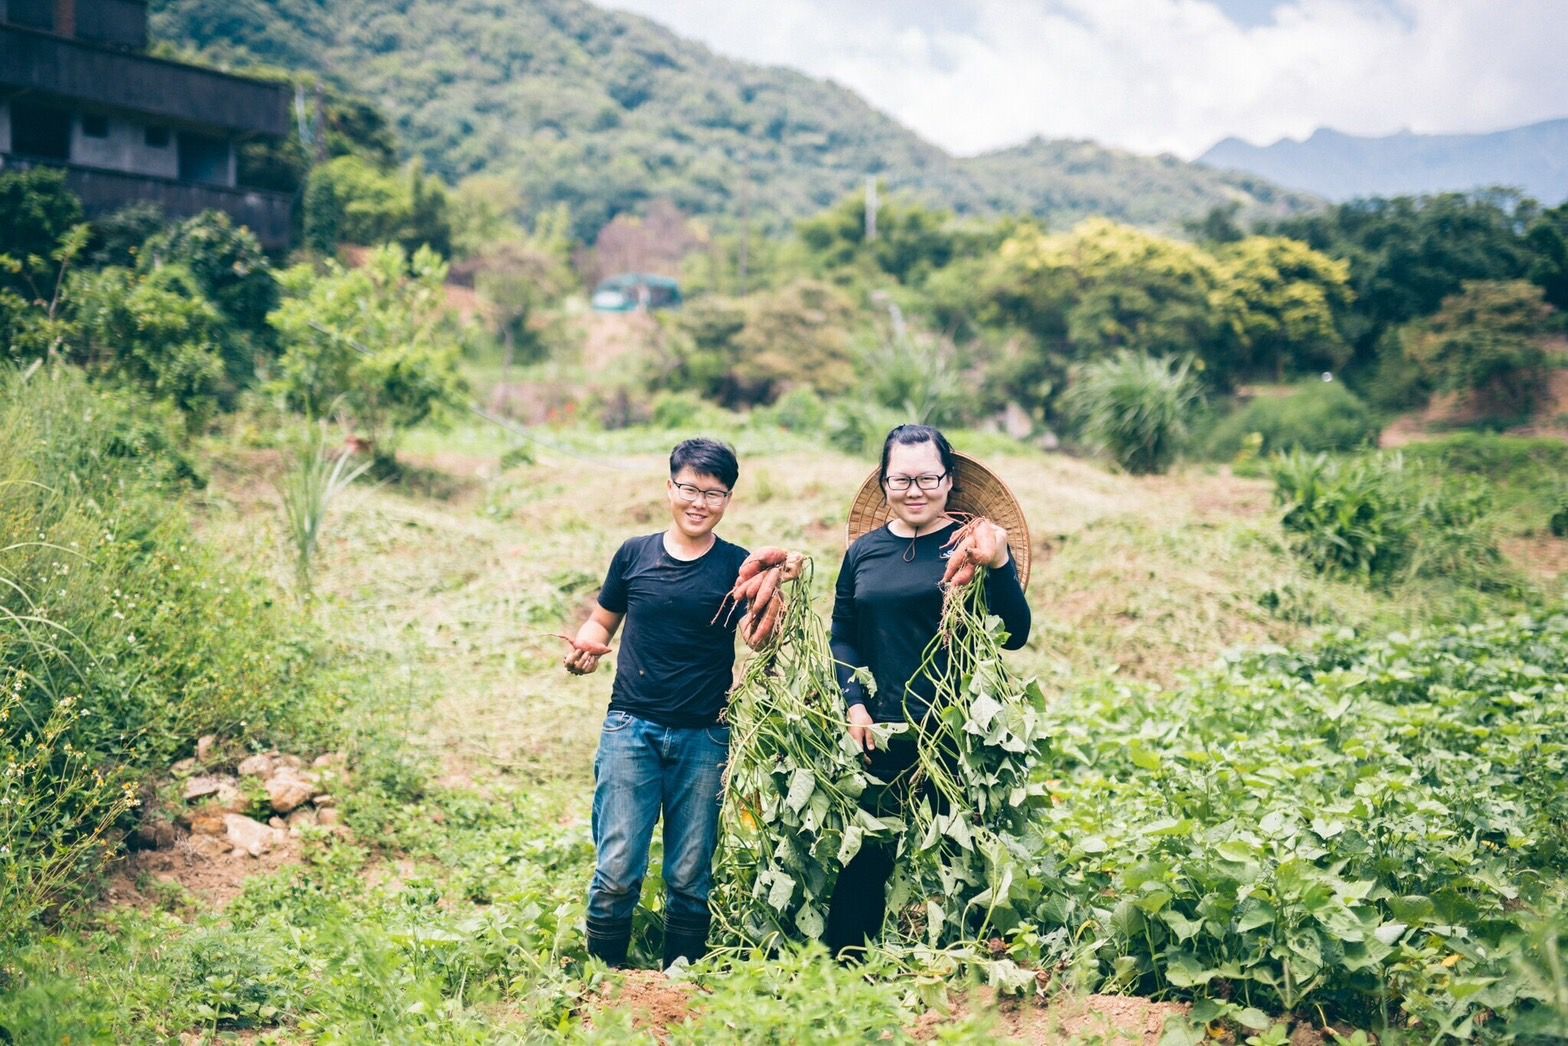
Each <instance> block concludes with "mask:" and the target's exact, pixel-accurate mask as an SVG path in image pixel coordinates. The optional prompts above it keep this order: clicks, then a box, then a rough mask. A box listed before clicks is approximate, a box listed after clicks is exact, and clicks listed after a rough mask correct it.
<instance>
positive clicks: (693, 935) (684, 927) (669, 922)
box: [664, 917, 710, 970]
mask: <svg viewBox="0 0 1568 1046" xmlns="http://www.w3.org/2000/svg"><path fill="white" fill-rule="evenodd" d="M709 922H710V920H708V919H694V920H691V921H687V920H684V919H671V918H668V917H666V918H665V921H664V969H666V970H668V969H669V968H670V966H671V964H672V963H674V962H675V960H676V959H679V958H681V957H682V956H684V957H685V959H686V961H687V962H696V961H697V960H698V959H700V958H702V957H703V956H704V955H707V954H708V923H709Z"/></svg>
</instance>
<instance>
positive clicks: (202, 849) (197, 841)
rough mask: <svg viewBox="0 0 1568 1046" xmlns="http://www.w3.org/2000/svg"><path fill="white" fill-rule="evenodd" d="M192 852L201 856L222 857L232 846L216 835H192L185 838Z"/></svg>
mask: <svg viewBox="0 0 1568 1046" xmlns="http://www.w3.org/2000/svg"><path fill="white" fill-rule="evenodd" d="M185 845H186V846H188V847H189V848H190V850H191V852H192V853H194V854H197V855H198V856H201V857H209V858H210V857H222V856H223V855H224V854H226V853H228V852H229V850H231V849H232V847H231V846H230V845H229V844H228V843H226V842H225V841H223V840H222V839H219V838H218V837H217V836H216V835H193V836H191V837H189V838H188V839H186V840H185Z"/></svg>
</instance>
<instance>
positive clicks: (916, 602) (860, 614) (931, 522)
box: [825, 425, 1030, 954]
mask: <svg viewBox="0 0 1568 1046" xmlns="http://www.w3.org/2000/svg"><path fill="white" fill-rule="evenodd" d="M880 479H881V484H882V490H883V493H884V494H885V495H886V496H887V501H888V506H889V508H890V509H891V511H892V518H890V519H889V520H888V522H887V525H886V526H883V527H880V528H878V529H876V530H872V531H870V532H869V533H866V534H864V535H862V536H861V537H860V538H859V539H858V540H857V541H855V543H854V544H853V545H851V546H850V547H849V550H848V552H846V553H845V555H844V563H843V566H842V568H841V569H840V570H839V577H838V587H837V591H836V598H835V601H834V605H833V634H832V641H833V657H834V659H835V660H836V661H837V662H838V675H839V686H840V688H841V689H842V691H843V693H844V700H845V703H846V704H847V705H848V709H849V733H850V737H851V739H852V740H854V742H855V743H856V744H857V745H859V746H860V748H861V750H862V751H864V752H865V753H866V758H867V760H868V762H869V763H870V768H871V772H872V773H873V774H874V775H875V776H876V777H877V778H878V779H879V780H881V781H884V782H886V787H881V788H877V787H873V788H870V789H867V792H866V794H865V795H864V796H862V803H863V804H864V805H866V807H867V809H869V810H870V811H871V812H872V813H873V814H875V815H877V816H887V815H892V814H898V813H901V812H902V811H903V809H904V807H905V805H906V803H907V800H908V798H909V786H908V784H909V771H910V770H911V769H912V768H913V766H914V765H915V759H916V750H915V741H914V738H913V736H912V734H911V732H909V731H905V732H904V733H902V734H896V735H894V736H893V738H892V740H891V741H890V742H888V743H887V744H886V745H885V746H880V747H879V746H878V744H877V741H876V738H875V736H874V734H873V732H872V729H871V727H872V725H873V724H875V723H902V722H916V723H917V722H920V721H921V720H922V719H923V718H924V716H925V715H926V714H927V713H928V712H929V711H930V709H931V703H932V700H933V698H934V696H935V684H934V683H933V681H932V680H931V678H930V677H929V676H927V675H926V674H925V673H923V672H921V671H920V666H921V663H922V662H923V660H924V657H925V651H926V648H927V647H928V646H929V645H930V642H931V639H932V637H934V636H935V635H936V634H937V630H938V629H939V628H940V627H941V621H942V589H941V586H940V582H941V580H942V574H943V572H944V570H945V569H946V567H947V562H946V560H947V556H948V555H950V554H951V553H952V552H953V551H954V550H953V549H951V548H944V547H943V546H944V545H946V544H947V542H948V540H949V539H950V538H951V537H952V536H953V534H954V532H955V531H956V530H957V529H958V527H959V524H958V522H957V521H955V520H954V519H952V518H951V517H950V516H948V515H947V502H948V496H949V495H950V494H951V493H952V491H953V489H954V487H955V486H957V485H958V484H960V483H961V482H962V477H961V476H959V475H958V459H957V457H956V455H955V454H954V453H953V448H952V447H951V446H950V445H949V444H948V442H947V439H946V437H944V436H943V435H942V433H941V432H940V431H938V430H937V429H935V428H932V427H931V426H929V425H900V426H899V427H898V428H896V429H894V430H893V431H892V432H890V433H888V437H887V440H886V442H885V443H884V444H883V447H882V467H881V472H880ZM973 540H974V549H975V553H976V558H977V560H978V561H979V562H980V563H981V564H982V565H984V566H986V567H987V568H989V569H988V571H987V574H986V579H985V586H986V592H985V594H986V604H987V606H988V607H989V608H990V611H991V613H993V614H996V615H997V616H999V617H1000V618H1001V619H1002V623H1003V625H1004V627H1005V628H1006V630H1007V633H1008V638H1007V642H1006V643H1005V644H1004V646H1005V647H1006V649H1009V650H1016V649H1018V648H1019V647H1021V646H1023V645H1024V643H1025V642H1026V641H1027V640H1028V638H1029V624H1030V615H1029V605H1028V603H1026V602H1025V601H1024V592H1023V586H1022V585H1021V584H1020V583H1019V579H1018V569H1017V565H1016V564H1015V563H1014V562H1013V559H1012V556H1011V554H1010V553H1009V550H1008V547H1007V532H1006V531H1005V530H1003V529H1002V528H1001V527H999V526H996V525H994V524H992V525H990V526H989V527H981V528H980V529H979V531H978V532H977V533H976V534H975V536H974V539H973ZM859 668H864V669H868V670H869V671H870V673H871V677H872V679H873V680H874V681H875V683H876V686H875V692H874V693H868V692H867V689H866V687H865V686H864V685H863V684H862V683H861V682H860V681H859V680H857V679H855V678H854V674H855V670H856V669H859ZM893 850H894V846H893V844H892V843H891V842H881V843H873V842H871V841H869V840H868V841H867V843H866V844H865V845H864V846H862V847H861V849H860V851H859V852H858V853H857V854H856V855H855V857H854V858H853V859H852V860H851V861H850V862H849V864H848V865H847V866H846V867H845V868H844V870H843V871H842V872H841V873H840V874H839V879H838V884H837V886H836V887H835V888H834V893H833V902H832V905H831V907H830V910H829V913H828V925H827V932H826V934H825V943H826V944H827V945H828V947H829V948H830V949H831V950H832V951H833V952H834V953H835V954H839V953H841V952H842V951H843V949H846V948H858V947H863V946H864V945H865V944H866V942H867V941H868V940H869V939H870V938H871V937H872V936H874V935H875V934H876V932H877V931H878V930H879V929H880V928H881V926H882V921H883V917H884V915H885V913H886V907H887V902H886V888H887V879H888V876H889V874H890V873H891V872H892V869H893Z"/></svg>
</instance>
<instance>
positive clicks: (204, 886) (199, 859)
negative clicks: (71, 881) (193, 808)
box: [104, 834, 300, 911]
mask: <svg viewBox="0 0 1568 1046" xmlns="http://www.w3.org/2000/svg"><path fill="white" fill-rule="evenodd" d="M206 838H208V839H209V840H211V839H212V837H210V836H208V837H206ZM201 840H202V837H200V836H192V835H188V834H181V835H180V836H179V838H177V839H176V840H175V842H174V845H173V846H171V847H169V848H168V849H165V850H140V851H136V852H133V853H131V854H128V855H127V856H126V857H125V858H124V859H123V860H121V861H119V862H117V863H116V865H115V866H114V869H113V871H112V872H111V873H110V876H109V886H108V889H107V890H106V891H105V894H104V901H105V903H107V904H110V905H116V906H118V905H125V906H129V907H132V908H136V909H139V910H141V911H148V910H151V909H154V908H160V907H166V906H167V904H168V902H169V901H170V900H171V897H170V894H171V893H173V894H175V895H178V893H179V891H181V890H184V891H189V893H190V894H191V895H193V896H194V897H196V898H197V899H198V900H200V901H201V902H203V903H204V904H205V905H207V906H208V907H212V908H223V907H225V906H227V905H228V904H229V902H230V901H232V900H234V898H236V897H238V896H239V895H240V893H241V892H242V891H243V890H244V889H245V883H246V881H247V880H249V879H250V878H251V877H253V876H257V875H266V874H267V873H269V872H275V871H277V870H278V869H279V868H282V867H285V866H286V865H291V864H298V863H299V860H300V843H299V840H298V839H290V840H288V841H287V842H286V843H282V844H280V845H278V846H276V847H274V848H273V849H271V850H268V851H267V852H266V853H264V854H262V855H261V856H260V857H251V856H250V855H249V854H234V853H217V852H216V850H215V848H210V847H207V846H204V845H203V843H202V841H201ZM212 841H213V842H216V840H212ZM224 849H228V847H227V846H225V847H224ZM158 884H162V886H163V889H162V890H160V889H159V885H158Z"/></svg>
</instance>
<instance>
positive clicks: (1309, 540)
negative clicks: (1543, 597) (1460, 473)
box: [1269, 451, 1518, 589]
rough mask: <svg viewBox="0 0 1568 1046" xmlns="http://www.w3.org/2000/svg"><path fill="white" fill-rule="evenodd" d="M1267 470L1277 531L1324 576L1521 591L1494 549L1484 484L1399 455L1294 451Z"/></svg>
mask: <svg viewBox="0 0 1568 1046" xmlns="http://www.w3.org/2000/svg"><path fill="white" fill-rule="evenodd" d="M1269 470H1270V473H1271V476H1272V478H1273V480H1274V498H1275V501H1276V503H1277V504H1279V505H1280V506H1281V507H1282V509H1283V515H1282V516H1281V523H1282V525H1283V526H1284V528H1285V530H1286V532H1287V533H1289V534H1290V536H1291V539H1292V543H1293V545H1294V547H1295V549H1296V551H1297V552H1298V553H1299V554H1300V555H1301V556H1303V557H1304V558H1305V559H1306V560H1307V561H1308V562H1309V563H1311V564H1312V566H1313V567H1315V568H1316V569H1317V570H1319V571H1322V572H1325V573H1328V572H1335V573H1342V574H1348V575H1351V576H1354V577H1358V578H1361V579H1362V580H1364V581H1366V582H1368V583H1371V584H1376V585H1381V586H1389V585H1393V584H1395V583H1398V582H1401V581H1406V580H1409V579H1411V578H1417V577H1423V578H1431V579H1445V580H1449V581H1453V582H1456V583H1459V584H1464V585H1471V586H1475V587H1477V588H1481V589H1506V588H1510V587H1513V586H1515V585H1517V584H1518V579H1517V578H1516V577H1515V576H1514V575H1513V573H1512V572H1511V571H1510V570H1509V569H1508V568H1507V566H1506V564H1505V563H1504V560H1503V555H1502V552H1501V550H1500V549H1499V548H1498V544H1497V538H1496V528H1495V523H1494V520H1493V499H1492V492H1491V490H1490V488H1489V487H1488V486H1486V485H1485V484H1484V483H1477V482H1474V481H1472V482H1468V483H1460V482H1454V481H1452V480H1450V479H1449V478H1447V477H1446V476H1444V475H1442V474H1441V473H1439V472H1437V471H1435V470H1433V469H1430V468H1426V467H1422V466H1420V465H1410V464H1407V463H1406V461H1405V459H1404V458H1403V456H1401V455H1399V454H1389V455H1382V454H1369V455H1363V456H1359V457H1351V458H1335V457H1331V456H1329V455H1327V454H1306V453H1302V452H1299V451H1298V452H1293V453H1290V454H1286V455H1280V456H1277V457H1275V458H1274V459H1273V461H1272V462H1271V464H1270V466H1269Z"/></svg>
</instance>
